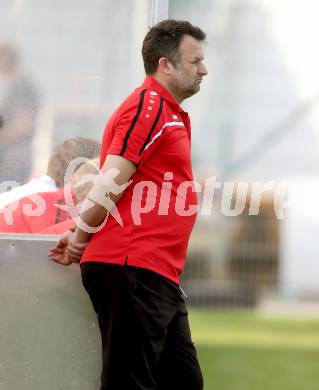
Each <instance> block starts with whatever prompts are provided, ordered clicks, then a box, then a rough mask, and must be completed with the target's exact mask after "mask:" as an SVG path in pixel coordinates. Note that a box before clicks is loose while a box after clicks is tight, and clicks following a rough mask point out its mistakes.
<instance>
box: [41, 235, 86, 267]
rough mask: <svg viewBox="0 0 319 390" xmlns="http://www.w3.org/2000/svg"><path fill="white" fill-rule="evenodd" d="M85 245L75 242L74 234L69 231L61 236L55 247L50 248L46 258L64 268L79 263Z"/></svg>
mask: <svg viewBox="0 0 319 390" xmlns="http://www.w3.org/2000/svg"><path fill="white" fill-rule="evenodd" d="M87 244H88V243H87V242H84V243H78V242H76V241H75V233H74V232H72V231H70V230H69V231H67V232H65V233H63V234H62V236H61V238H60V239H59V241H58V243H57V245H56V246H55V247H52V248H50V250H49V254H48V256H49V258H50V259H51V260H52V261H54V262H55V263H58V264H62V265H65V266H68V265H70V264H72V263H79V262H80V260H81V257H82V254H83V252H84V249H85V248H86V246H87Z"/></svg>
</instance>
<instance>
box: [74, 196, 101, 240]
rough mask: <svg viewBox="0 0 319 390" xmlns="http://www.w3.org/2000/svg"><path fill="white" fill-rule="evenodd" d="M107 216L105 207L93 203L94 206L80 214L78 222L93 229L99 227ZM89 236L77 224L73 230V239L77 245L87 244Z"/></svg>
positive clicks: (88, 233)
mask: <svg viewBox="0 0 319 390" xmlns="http://www.w3.org/2000/svg"><path fill="white" fill-rule="evenodd" d="M87 201H88V200H87ZM107 214H108V210H107V209H106V208H105V207H103V206H101V205H99V204H97V203H95V204H94V206H92V207H91V208H89V209H88V210H86V211H83V212H82V213H81V215H80V220H81V222H84V223H85V224H86V225H88V226H90V227H91V228H94V227H97V226H99V225H101V223H102V222H103V221H104V220H105V218H106V216H107ZM91 234H92V233H90V232H86V231H84V230H83V229H81V228H80V227H79V224H78V225H77V228H76V230H75V239H76V241H77V242H79V243H82V242H87V241H89V239H90V236H91Z"/></svg>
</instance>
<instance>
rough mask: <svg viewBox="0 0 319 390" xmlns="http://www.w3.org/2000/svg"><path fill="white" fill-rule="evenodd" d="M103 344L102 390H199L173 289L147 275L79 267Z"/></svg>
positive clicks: (131, 270)
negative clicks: (96, 318) (96, 317)
mask: <svg viewBox="0 0 319 390" xmlns="http://www.w3.org/2000/svg"><path fill="white" fill-rule="evenodd" d="M81 272H82V280H83V285H84V287H85V289H86V291H87V292H88V294H89V296H90V299H91V301H92V304H93V307H94V310H95V311H96V313H97V316H98V321H99V327H100V332H101V338H102V361H103V368H102V374H101V387H100V390H202V389H203V378H202V374H201V370H200V367H199V364H198V360H197V357H196V351H195V348H194V345H193V343H192V341H191V335H190V330H189V324H188V318H187V310H186V307H185V302H184V300H183V299H182V297H181V293H180V290H179V288H178V286H177V285H175V284H174V283H172V282H170V281H169V280H167V279H166V278H163V277H161V276H159V275H157V274H155V273H153V272H151V271H147V270H144V269H142V268H135V267H129V266H118V265H112V264H103V263H83V264H82V265H81Z"/></svg>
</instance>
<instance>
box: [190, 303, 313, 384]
mask: <svg viewBox="0 0 319 390" xmlns="http://www.w3.org/2000/svg"><path fill="white" fill-rule="evenodd" d="M190 321H191V328H192V335H193V340H194V342H195V344H196V347H197V350H198V354H199V360H200V363H201V366H202V369H203V373H204V378H205V390H250V389H252V390H317V389H318V388H319V320H314V319H309V320H306V319H297V318H296V319H266V318H261V317H258V316H257V315H256V314H253V313H247V312H214V311H211V312H209V311H198V310H190Z"/></svg>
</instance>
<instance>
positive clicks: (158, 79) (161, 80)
mask: <svg viewBox="0 0 319 390" xmlns="http://www.w3.org/2000/svg"><path fill="white" fill-rule="evenodd" d="M151 77H152V78H153V79H154V80H156V81H157V82H158V83H159V84H161V85H162V86H163V87H164V88H165V89H167V90H168V92H169V93H170V94H171V95H172V96H173V97H174V99H175V100H176V102H177V103H178V104H179V105H180V104H181V103H182V101H183V99H181V98H180V97H178V96H177V95H176V94H175V93H174V91H172V89H171V88H170V87H169V85H168V83H167V82H166V81H165V80H163V79H162V78H161V77H159V76H158V75H152V76H151Z"/></svg>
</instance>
